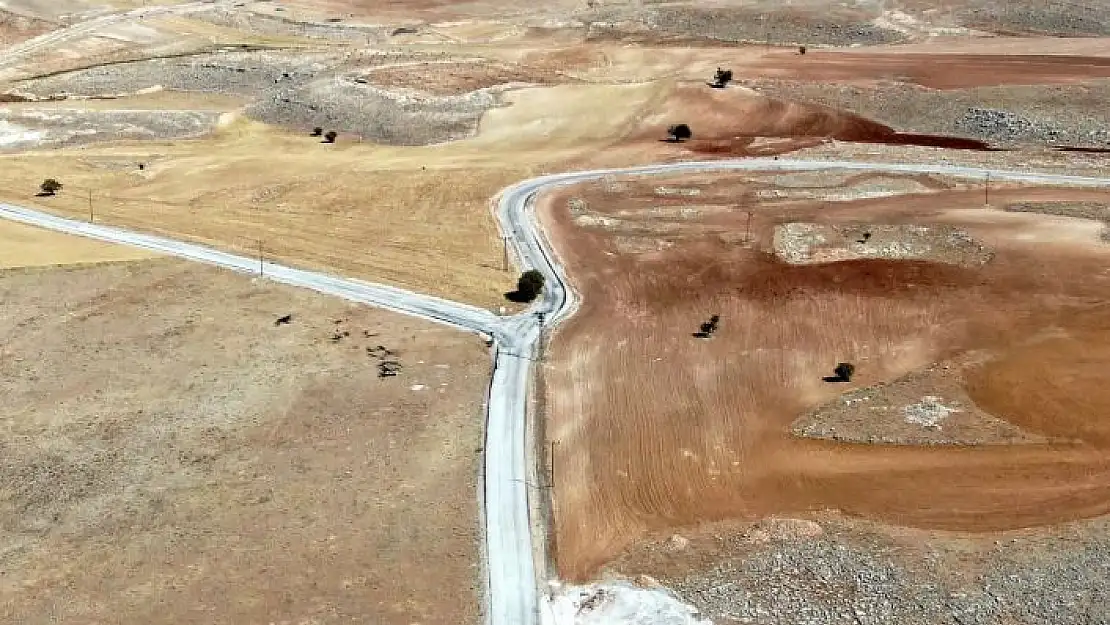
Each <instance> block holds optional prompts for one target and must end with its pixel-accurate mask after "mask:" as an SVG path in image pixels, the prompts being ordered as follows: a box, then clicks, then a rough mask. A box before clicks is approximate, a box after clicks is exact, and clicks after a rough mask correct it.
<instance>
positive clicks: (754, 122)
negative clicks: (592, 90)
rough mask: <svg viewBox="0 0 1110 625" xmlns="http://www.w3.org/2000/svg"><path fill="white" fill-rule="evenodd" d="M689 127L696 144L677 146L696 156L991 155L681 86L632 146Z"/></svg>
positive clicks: (825, 113)
mask: <svg viewBox="0 0 1110 625" xmlns="http://www.w3.org/2000/svg"><path fill="white" fill-rule="evenodd" d="M675 123H688V124H689V125H690V127H691V129H692V130H693V133H694V137H693V140H691V141H688V142H684V143H682V144H676V146H677V147H680V148H681V149H683V150H684V151H687V152H692V153H695V154H713V155H733V156H759V155H767V154H781V153H783V152H786V151H791V150H797V149H801V148H804V147H810V146H811V145H812V144H813V142H814V141H816V140H822V139H827V138H831V139H836V140H839V141H852V142H862V143H886V144H894V145H921V146H928V147H938V148H949V149H971V150H984V149H988V146H987V144H985V143H983V142H982V141H977V140H974V139H963V138H958V137H939V136H930V135H920V134H909V133H900V132H898V131H896V130H894V129H893V128H891V127H890V126H886V125H884V124H881V123H878V122H876V121H873V120H870V119H867V118H865V117H861V116H859V115H855V114H853V113H849V112H847V111H842V110H837V109H834V108H829V107H826V106H821V105H819V104H810V103H805V102H794V101H788V100H778V99H775V98H768V97H764V96H761V95H759V94H757V93H755V92H752V91H749V90H747V89H737V88H729V89H711V88H708V87H706V86H705V85H700V84H699V85H692V86H687V85H682V86H678V87H676V88H675V89H674V91H673V92H672V93H671V94H670V96H669V98H668V100H667V102H666V103H665V104H664V105H663V107H662V109H661V112H660V114H659V115H657V116H656V117H653V118H651V119H649V120H647V121H646V122H645V124H644V127H643V130H642V132H640V133H638V134H637V135H635V136H634V137H632V140H633V141H639V142H650V141H659V140H660V139H662V138H664V137H666V136H667V134H666V132H667V127H668V126H670V125H672V124H675ZM759 137H777V138H787V139H793V140H795V141H794V142H793V143H792V144H789V145H778V146H775V148H774V149H772V150H771V151H768V150H767V149H766V148H762V149H761V148H754V149H753V144H754V143H755V139H756V138H759Z"/></svg>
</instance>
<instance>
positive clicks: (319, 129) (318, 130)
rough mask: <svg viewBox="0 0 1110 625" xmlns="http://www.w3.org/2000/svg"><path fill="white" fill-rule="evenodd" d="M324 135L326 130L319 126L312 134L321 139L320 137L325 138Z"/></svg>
mask: <svg viewBox="0 0 1110 625" xmlns="http://www.w3.org/2000/svg"><path fill="white" fill-rule="evenodd" d="M323 134H324V129H323V128H321V127H319V126H317V127H315V128H313V129H312V134H311V135H310V136H313V137H320V136H323Z"/></svg>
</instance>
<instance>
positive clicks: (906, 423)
mask: <svg viewBox="0 0 1110 625" xmlns="http://www.w3.org/2000/svg"><path fill="white" fill-rule="evenodd" d="M965 364H973V363H971V362H969V363H965ZM961 369H962V367H961V366H960V365H957V364H955V363H947V362H946V363H938V364H936V365H933V366H931V367H929V368H928V369H925V370H924V371H915V372H913V373H910V374H908V375H905V376H902V377H901V378H898V379H896V380H893V381H891V382H888V383H884V384H877V385H874V386H869V387H866V388H860V389H853V390H849V391H847V392H845V393H844V394H843V395H841V396H840V397H838V398H836V399H835V400H833V401H831V402H828V403H826V404H824V405H822V406H819V407H817V408H816V409H814V410H812V411H810V412H808V413H806V414H804V415H802V416H801V417H799V418H798V419H797V420H796V421H794V423H793V425H792V426H791V431H792V432H793V434H794V435H795V436H802V437H806V438H820V439H826V440H834V441H840V442H851V443H866V444H881V445H1015V444H1027V443H1043V442H1045V439H1044V437H1041V436H1035V435H1032V434H1030V433H1028V432H1025V431H1024V430H1022V429H1021V428H1019V427H1017V426H1015V425H1013V424H1011V423H1009V422H1007V421H1005V420H1003V419H999V418H998V417H995V416H994V415H991V414H990V413H987V412H985V411H983V410H982V409H980V408H979V407H978V406H976V405H975V402H974V401H972V400H971V398H970V397H969V396H968V394H967V391H966V390H965V385H964V383H963V379H962V377H961V375H960V370H961Z"/></svg>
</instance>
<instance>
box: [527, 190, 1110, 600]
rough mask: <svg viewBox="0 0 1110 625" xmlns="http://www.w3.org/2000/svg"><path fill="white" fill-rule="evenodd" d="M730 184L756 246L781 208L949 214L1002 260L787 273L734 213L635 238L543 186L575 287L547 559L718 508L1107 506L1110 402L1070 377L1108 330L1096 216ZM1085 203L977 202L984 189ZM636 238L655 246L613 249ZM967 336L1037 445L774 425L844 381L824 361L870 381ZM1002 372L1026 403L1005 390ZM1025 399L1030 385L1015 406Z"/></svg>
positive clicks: (980, 372) (556, 381)
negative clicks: (817, 434) (830, 434)
mask: <svg viewBox="0 0 1110 625" xmlns="http://www.w3.org/2000/svg"><path fill="white" fill-rule="evenodd" d="M652 184H656V183H654V182H652V183H645V184H643V185H640V186H638V187H636V186H634V187H632V188H633V189H634V191H629V189H627V188H625V189H621V190H620V191H617V190H616V188H614V191H612V192H605V191H603V190H602V189H600V188H597V187H595V188H593V189H592V190H590V191H587V192H583V191H576V192H574V193H575V194H576V195H579V196H581V197H583V198H585V199H586V200H587V201H588V202H589V204H590V205H591V206H596V207H601V208H599V209H598V210H600V211H602V214H605V215H612V214H613V213H615V212H617V211H618V209H624V210H631V209H635V208H636V207H637V206H638V207H641V208H643V207H644V206H646V205H666V204H668V202H667V201H666V200H664V199H662V198H659V197H655V196H653V194H652V192H651V191H650V188H651V185H652ZM702 186H703V187H707V186H708V185H702ZM617 188H619V184H618V187H617ZM725 189H727V191H726V190H719V191H718V194H717V195H718V200H720V198H721V197H726V198H727V197H731V198H735V200H734V201H731V202H730V201H728V200H724V201H723V203H724V204H725V205H726V206H727V205H729V204H731V205H733V206H735V202H740V203H741V204H742V205H744V204H746V205H747V206H750V207H752V208H755V209H756V214H755V219H754V222H753V227H752V231H753V233H754V236H755V237H756V238H757V240H759V241H765V240H766V239H767V238H768V237H769V236H770V228H771V226H772V224H773V223H774V222H775V221H779V220H783V219H789V220H821V221H828V220H831V221H844V220H851V221H855V220H867V219H875V218H877V216H878V215H882V219H883V221H884V222H896V223H898V222H902V223H920V222H933V223H936V222H945V221H951V222H953V223H958V224H961V226H962V227H965V228H967V229H968V230H969V231H971V232H972V234H975V235H977V236H979V237H980V238H981V239H983V240H986V241H988V242H990V244H991V245H992V246H994V248H995V251H996V252H997V256H996V258H995V260H994V261H993V262H991V263H989V264H988V265H987V266H985V267H984V268H982V269H980V270H973V269H968V268H958V267H946V266H941V265H933V264H928V263H910V262H905V263H893V262H883V261H856V262H847V263H838V264H835V265H827V266H817V267H790V268H787V267H783V266H781V265H778V264H777V263H775V262H774V261H771V260H769V259H767V257H766V256H765V255H764V254H763V253H762V252H759V251H757V250H753V249H747V248H745V247H744V246H743V245H741V244H739V243H738V239H736V238H735V236H736V233H738V232H743V229H744V227H745V226H744V221H743V219H744V216H745V212H744V211H741V210H732V211H731V212H726V213H725V214H723V215H721V214H714V215H713V216H712V217H706V218H705V219H703V220H702V221H700V222H698V223H695V224H693V225H685V227H686V228H693V227H694V226H699V227H701V228H702V229H701V230H697V229H691V230H688V232H690V233H691V234H688V235H685V236H684V235H682V232H683V230H682V229H681V228H678V229H675V230H673V231H671V232H669V233H665V234H663V235H662V236H658V235H657V236H647V237H645V236H643V233H640V234H639V236H637V234H636V233H635V232H634V231H628V230H621V229H620V228H619V227H618V228H617V229H616V230H612V231H606V230H605V229H598V228H582V227H578V226H575V225H573V222H572V220H571V219H570V216H569V214H568V213H567V211H566V209H565V206H564V203H565V199H566V196H565V195H564V196H562V199H561V200H552V202H554V203H553V204H551V205H550V206H552V207H555V208H552V209H551V212H550V214H549V215H548V217H547V219H548V221H549V222H550V224H551V227H552V232H553V233H554V234H553V236H554V238H555V241H556V246H557V247H558V249H559V250H560V253H561V254H562V255H563V256H564V259H565V261H566V264H567V267H568V270H569V272H570V275H571V276H572V279H573V280H574V281H575V283H576V285H577V287H578V288H579V289H580V290H581V291H582V293H583V298H584V304H583V307H582V310H581V311H580V312H579V313H578V315H576V317H575V318H574V319H573V320H572V321H571V322H570V323H569V324H568V326H567V327H566V328H565V329H564V330H562V331H561V332H560V333H559V335H558V336H557V337H556V338H555V341H554V344H553V347H552V350H551V364H550V365H549V369H548V372H547V376H548V377H547V379H548V389H549V396H548V402H549V403H548V406H549V410H550V413H549V416H550V419H551V422H550V425H549V427H550V430H549V436H551V437H552V438H553V439H554V440H558V441H559V444H558V445H557V446H556V458H555V464H556V475H557V476H558V477H557V482H556V491H555V498H556V525H557V550H558V554H557V558H558V564H559V570H560V573H561V574H562V575H565V576H567V577H568V578H571V579H582V578H585V577H588V576H589V575H590V574H592V573H593V572H595V571H596V570H597V567H598V566H600V565H601V564H603V563H604V562H606V561H607V560H608V559H610V558H611V557H612V556H614V555H615V554H617V553H618V552H620V551H621V550H622V549H623V548H624V547H625V546H626V545H628V544H629V543H630V542H632V541H635V540H636V539H637V538H638V537H642V536H644V535H645V534H652V533H663V532H666V531H667V530H669V529H671V528H674V527H678V526H685V525H690V524H698V523H701V522H704V521H712V520H718V519H724V518H737V517H739V518H752V519H754V518H760V517H763V516H767V515H770V514H775V513H790V512H799V511H805V510H812V509H824V508H835V509H840V510H843V511H845V512H846V513H848V514H852V515H858V516H863V517H867V518H871V519H876V520H880V521H884V522H890V523H895V524H901V525H908V526H917V527H927V528H943V529H953V530H968V531H991V530H999V529H1007V528H1015V527H1023V526H1030V525H1043V524H1051V523H1056V522H1060V521H1064V520H1068V519H1072V518H1076V517H1089V516H1095V515H1100V514H1104V513H1106V512H1108V511H1110V459H1108V457H1107V453H1106V451H1107V449H1110V421H1107V420H1106V419H1105V418H1104V416H1105V414H1107V408H1108V407H1110V396H1107V395H1106V394H1104V393H1103V388H1102V386H1103V385H1102V384H1100V383H1098V382H1097V381H1096V380H1094V379H1092V378H1091V377H1090V375H1091V374H1087V373H1083V372H1084V371H1088V372H1093V371H1098V370H1100V369H1101V368H1102V367H1104V366H1105V364H1106V362H1104V361H1105V359H1106V358H1110V354H1103V353H1102V352H1099V351H1094V352H1092V351H1090V350H1086V351H1084V352H1083V353H1082V356H1081V357H1077V355H1078V352H1077V351H1076V350H1077V349H1078V348H1080V347H1081V346H1082V345H1084V344H1091V343H1093V342H1095V341H1099V342H1105V340H1106V337H1107V334H1108V333H1110V307H1107V306H1105V305H1104V304H1103V303H1102V302H1103V301H1104V300H1105V298H1106V297H1107V296H1108V295H1110V280H1108V279H1107V278H1106V276H1107V272H1108V271H1110V256H1108V255H1107V252H1106V250H1105V248H1101V247H1100V245H1101V244H1100V243H1099V242H1098V239H1097V228H1098V225H1097V224H1095V226H1094V229H1093V230H1092V229H1091V228H1078V229H1077V228H1075V227H1073V226H1072V225H1071V222H1067V223H1064V224H1062V223H1060V222H1059V221H1058V218H1056V219H1057V221H1053V220H1052V219H1048V220H1047V221H1045V222H1041V221H1039V219H1041V218H1039V217H1032V216H1026V217H1027V218H1026V219H1025V220H1024V221H1022V222H1020V224H1019V223H1017V222H1013V221H1006V220H1005V219H996V218H995V216H996V215H997V214H999V213H993V212H992V213H989V214H983V213H982V211H978V210H974V209H977V208H980V207H981V205H982V194H981V192H980V191H959V190H955V191H949V192H944V193H943V194H942V195H918V196H904V197H900V198H898V199H896V200H891V199H889V198H879V199H872V200H866V201H858V202H851V203H837V204H826V203H823V202H821V201H796V202H791V203H787V204H780V207H779V208H777V209H774V208H768V207H763V208H759V207H758V205H757V204H751V203H748V200H745V199H744V197H745V195H744V185H743V184H736V185H726V186H725ZM710 195H712V194H710ZM1099 195H1101V194H1098V193H1091V192H1060V191H1052V190H1047V191H1020V190H1008V191H996V193H995V194H992V196H993V197H994V198H995V201H996V202H998V203H1002V202H1005V201H1019V200H1025V199H1029V198H1038V199H1046V198H1056V199H1060V198H1062V197H1068V198H1072V199H1077V200H1078V199H1086V200H1090V199H1092V198H1094V197H1096V196H1099ZM685 201H686V202H689V201H690V200H688V199H687V200H685ZM677 202H678V203H681V200H677ZM697 202H698V203H702V202H707V203H712V202H713V199H712V197H702V198H699V199H698V200H697ZM953 211H954V212H953ZM1080 223H1082V222H1080ZM706 226H709V227H710V229H709V230H706V229H705V227H706ZM714 233H719V234H714ZM728 233H732V235H731V236H733V238H732V239H730V240H729V241H728V242H725V241H723V240H722V237H723V236H725V235H728ZM1023 237H1024V238H1028V239H1029V240H1028V241H1027V240H1024V239H1023ZM636 238H638V239H639V240H641V241H645V240H646V241H648V242H650V241H651V240H652V239H662V240H664V241H665V242H666V243H667V245H669V246H670V247H666V246H662V247H660V248H659V249H656V250H649V251H642V250H643V248H642V247H641V248H640V251H637V252H629V251H627V250H628V249H629V248H628V246H629V243H628V239H636ZM726 238H727V237H726ZM1038 240H1043V242H1038ZM622 245H623V246H625V247H624V250H622V249H621V246H622ZM714 313H717V314H721V315H722V318H723V321H722V323H723V326H722V328H723V329H722V330H721V332H720V334H719V335H718V336H717V337H716V338H714V339H713V340H712V341H709V342H703V341H699V340H697V339H693V338H692V337H691V336H690V335H691V332H693V331H694V330H696V329H697V324H698V323H699V322H700V321H702V320H704V318H706V317H708V316H709V315H710V314H714ZM1057 337H1058V338H1057ZM971 349H975V350H982V351H985V352H988V353H990V354H992V355H993V356H994V357H995V360H993V361H992V362H991V364H988V365H986V366H984V367H982V368H979V369H973V370H970V371H968V372H967V380H968V382H967V390H968V392H969V393H970V395H971V397H972V399H973V400H974V401H975V402H976V403H978V404H980V405H981V406H982V407H985V408H986V409H987V410H988V411H990V412H993V413H994V414H995V416H999V417H1002V418H1005V419H1007V420H1011V421H1012V422H1014V423H1015V424H1016V425H1019V426H1020V427H1023V428H1025V429H1026V430H1028V431H1030V432H1032V433H1035V434H1040V435H1044V436H1046V437H1048V438H1049V439H1050V440H1052V441H1053V442H1052V443H1051V444H1048V445H1039V446H1038V445H1025V446H1022V447H1020V448H1019V447H1011V448H1006V447H1002V448H990V449H987V448H967V449H925V448H912V447H883V446H861V445H846V444H835V443H825V442H817V441H812V440H798V439H794V438H792V437H791V436H790V435H789V434H788V429H789V424H790V422H791V421H792V420H793V418H794V417H795V416H797V415H798V414H800V413H801V412H802V411H804V410H805V409H807V408H810V407H812V406H814V405H817V404H820V403H822V402H824V401H827V400H828V399H831V398H832V397H835V396H836V394H837V393H839V392H841V391H843V390H844V389H843V388H836V387H835V385H828V384H825V383H823V382H822V381H821V378H822V376H824V375H829V374H830V372H831V367H832V365H833V364H834V363H835V362H836V361H837V360H838V359H848V360H854V361H857V362H862V363H865V364H864V365H862V366H861V367H860V369H859V374H858V378H857V379H856V380H854V385H855V384H858V385H859V386H866V385H869V384H873V383H876V382H879V381H883V380H889V379H893V378H895V377H898V376H899V375H902V374H904V373H906V372H908V371H912V370H915V369H918V368H920V367H923V366H925V365H927V364H928V363H930V362H933V361H937V360H943V359H945V358H948V357H951V356H954V355H957V354H960V353H964V352H966V351H967V350H971ZM1031 351H1032V352H1033V353H1030V352H1031ZM1030 356H1035V357H1034V358H1033V359H1030ZM1068 363H1071V364H1068ZM602 381H604V382H602ZM1015 388H1020V389H1022V390H1021V391H1019V393H1018V394H1017V395H1016V397H1017V398H1018V399H1016V400H1010V399H1008V398H1009V397H1011V396H1012V395H1013V392H1014V389H1015ZM1026 395H1029V396H1036V397H1038V398H1039V399H1038V400H1037V403H1035V404H1033V403H1031V402H1029V401H1025V404H1024V405H1021V406H1018V405H1015V402H1022V401H1023V399H1022V398H1023V397H1025V396H1026ZM1076 397H1081V398H1083V399H1082V400H1077V399H1074V398H1076Z"/></svg>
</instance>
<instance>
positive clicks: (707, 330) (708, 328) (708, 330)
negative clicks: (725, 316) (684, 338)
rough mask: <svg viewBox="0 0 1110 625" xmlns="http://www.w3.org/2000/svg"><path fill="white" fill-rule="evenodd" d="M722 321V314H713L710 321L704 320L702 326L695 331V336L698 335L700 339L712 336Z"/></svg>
mask: <svg viewBox="0 0 1110 625" xmlns="http://www.w3.org/2000/svg"><path fill="white" fill-rule="evenodd" d="M720 322H721V316H720V315H713V316H712V317H710V318H709V321H705V322H702V324H701V328H700V329H699V330H698V331H697V332H695V333H694V336H696V337H698V338H699V339H708V338H711V337H712V336H713V333H714V332H716V331H717V327H718V326H719V325H720Z"/></svg>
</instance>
